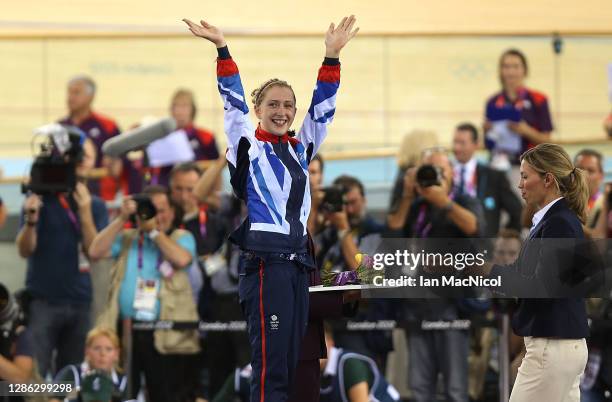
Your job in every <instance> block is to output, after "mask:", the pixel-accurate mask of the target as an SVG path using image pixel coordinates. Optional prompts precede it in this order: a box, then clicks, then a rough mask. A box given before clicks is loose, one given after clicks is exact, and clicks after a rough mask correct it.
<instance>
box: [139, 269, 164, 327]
mask: <svg viewBox="0 0 612 402" xmlns="http://www.w3.org/2000/svg"><path fill="white" fill-rule="evenodd" d="M158 294H159V281H158V280H155V279H143V278H138V279H137V281H136V294H135V295H134V310H136V317H135V318H136V319H138V320H143V321H152V320H154V319H155V306H156V304H157V296H158Z"/></svg>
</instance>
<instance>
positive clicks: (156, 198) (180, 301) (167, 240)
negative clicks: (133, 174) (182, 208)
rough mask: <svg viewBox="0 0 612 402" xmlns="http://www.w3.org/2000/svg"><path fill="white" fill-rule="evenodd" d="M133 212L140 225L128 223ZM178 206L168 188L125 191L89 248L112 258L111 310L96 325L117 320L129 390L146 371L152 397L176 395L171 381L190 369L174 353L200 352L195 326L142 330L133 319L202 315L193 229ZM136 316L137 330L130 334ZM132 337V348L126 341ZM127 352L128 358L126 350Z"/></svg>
mask: <svg viewBox="0 0 612 402" xmlns="http://www.w3.org/2000/svg"><path fill="white" fill-rule="evenodd" d="M134 215H136V216H135V218H134V219H135V222H136V229H124V227H125V225H126V223H127V222H128V221H129V220H130V217H132V216H134ZM179 215H180V212H179V209H178V208H177V207H176V206H175V205H174V204H173V203H172V202H171V200H170V198H169V196H168V193H167V190H166V188H165V187H160V186H151V187H147V188H145V190H144V192H143V194H142V195H138V196H132V197H127V198H126V199H124V201H123V204H122V205H121V209H120V213H119V216H118V217H117V218H116V219H115V220H114V221H113V222H111V223H110V224H109V225H108V227H106V229H104V230H103V231H102V232H100V233H99V234H98V236H96V238H95V239H94V240H93V242H92V244H91V247H90V249H89V253H90V256H91V258H93V259H98V258H103V257H107V256H109V255H110V256H112V258H113V259H114V260H115V264H114V266H113V271H112V273H111V286H110V291H109V299H108V303H107V307H106V310H105V311H104V312H103V313H102V314H101V316H100V317H99V319H98V325H100V326H103V327H104V326H105V327H109V328H113V329H115V328H117V323H118V320H119V319H122V320H123V321H122V322H123V324H124V325H122V327H120V328H119V329H120V330H122V331H123V334H122V336H123V340H124V342H125V343H124V344H123V346H122V348H123V349H125V350H126V352H127V356H131V359H128V361H127V362H125V361H124V362H123V365H124V366H127V367H130V373H129V375H130V385H131V386H130V387H128V388H129V392H128V394H129V395H128V396H129V397H130V398H135V397H136V396H137V395H138V391H139V389H140V374H141V373H144V377H145V381H146V388H147V392H148V400H149V401H151V402H156V401H160V402H162V401H163V402H168V401H176V400H178V393H177V389H176V388H174V385H175V384H177V383H180V378H181V377H184V376H185V375H186V374H185V373H184V372H183V370H182V367H181V365H182V361H183V360H182V359H181V358H180V356H177V355H185V354H193V353H197V352H198V351H199V341H198V333H197V330H196V329H192V330H168V329H156V330H152V329H138V327H137V326H136V324H146V323H153V322H155V321H157V320H169V321H174V322H184V321H191V322H197V321H198V315H197V311H196V306H195V302H194V298H193V294H192V290H191V285H190V282H189V277H188V273H187V270H188V268H189V267H190V266H191V263H192V261H193V259H195V258H196V257H195V255H196V247H195V240H194V238H193V236H192V235H191V233H189V232H187V231H185V230H182V229H177V222H180V216H179ZM127 322H131V324H132V325H134V326H135V328H134V330H132V331H131V333H132V336H131V338H130V337H129V334H128V333H126V332H128V330H127V329H126V328H129V326H127V325H125V324H126V323H127ZM126 343H127V344H131V350H130V348H129V347H126ZM124 359H125V357H124Z"/></svg>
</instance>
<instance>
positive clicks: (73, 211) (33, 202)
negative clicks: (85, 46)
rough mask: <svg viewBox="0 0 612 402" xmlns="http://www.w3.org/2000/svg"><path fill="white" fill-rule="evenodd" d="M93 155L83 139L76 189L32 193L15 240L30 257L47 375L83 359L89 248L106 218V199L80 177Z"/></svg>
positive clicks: (37, 344) (34, 318) (35, 329)
mask: <svg viewBox="0 0 612 402" xmlns="http://www.w3.org/2000/svg"><path fill="white" fill-rule="evenodd" d="M95 158H96V153H95V148H94V146H93V143H92V142H91V141H89V140H85V141H84V142H83V145H82V158H77V165H76V175H77V177H78V178H80V179H79V181H78V182H77V183H76V187H75V190H74V192H72V193H46V194H44V195H37V194H30V195H29V196H28V197H27V198H26V200H25V202H24V205H23V215H22V220H21V230H20V231H19V233H18V234H17V239H16V244H17V248H18V250H19V255H21V256H22V257H23V258H27V259H28V268H27V275H26V288H27V290H28V292H29V293H30V294H31V296H32V298H33V300H32V303H31V305H30V317H31V321H30V330H31V331H32V341H33V345H34V352H35V356H36V360H37V362H38V367H39V370H40V374H41V375H42V376H43V377H44V376H45V375H46V374H47V372H48V371H49V370H51V369H52V367H55V368H58V367H64V366H67V365H69V364H76V363H78V362H80V361H81V360H82V359H83V350H84V349H85V344H84V342H85V336H86V335H87V331H88V330H89V327H90V304H91V299H92V287H91V279H90V266H89V261H88V259H87V249H88V248H89V246H90V244H91V242H92V241H93V239H94V237H95V236H96V234H97V233H98V231H99V230H102V228H104V226H106V225H107V223H108V215H107V211H106V207H105V205H104V202H103V201H102V200H101V199H100V198H98V197H96V196H92V195H91V194H90V193H89V190H88V189H87V186H86V184H85V183H84V181H83V179H82V178H83V177H86V176H87V173H88V172H89V170H90V169H91V168H92V167H93V164H94V161H95ZM79 159H80V160H79ZM54 350H57V355H56V361H55V363H56V365H55V366H52V362H51V357H52V355H53V351H54Z"/></svg>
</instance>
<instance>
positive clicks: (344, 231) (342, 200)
mask: <svg viewBox="0 0 612 402" xmlns="http://www.w3.org/2000/svg"><path fill="white" fill-rule="evenodd" d="M324 191H325V195H324V197H323V200H322V201H321V203H320V207H319V213H320V214H322V215H323V217H324V218H325V226H326V227H325V229H324V230H323V232H322V233H321V236H320V238H319V239H318V242H319V243H320V248H319V249H318V250H317V253H318V255H317V261H319V263H320V264H321V267H322V269H323V270H331V271H347V270H354V269H356V268H357V267H358V265H359V264H358V263H357V261H356V260H355V255H356V254H358V253H366V254H372V253H373V252H374V251H375V250H376V247H377V246H378V243H379V242H380V234H381V233H382V231H383V225H382V224H381V223H379V222H377V221H376V220H375V219H374V217H373V216H371V215H369V214H368V213H367V210H366V207H367V201H366V197H365V190H364V187H363V184H362V183H361V181H359V179H357V178H355V177H352V176H347V175H345V176H340V177H338V178H336V180H334V182H333V184H332V186H331V187H327V188H326V189H325V190H324Z"/></svg>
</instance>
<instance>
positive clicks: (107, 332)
mask: <svg viewBox="0 0 612 402" xmlns="http://www.w3.org/2000/svg"><path fill="white" fill-rule="evenodd" d="M101 336H104V337H106V338H108V339H109V340H110V341H111V343H112V344H113V346H114V347H115V348H116V349H119V337H118V336H117V333H116V332H115V331H113V330H112V329H110V328H107V327H95V328H93V329H92V330H90V331H89V332H88V333H87V338H86V339H85V346H86V347H90V346H91V345H92V343H93V342H94V340H95V339H96V338H98V337H101Z"/></svg>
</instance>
